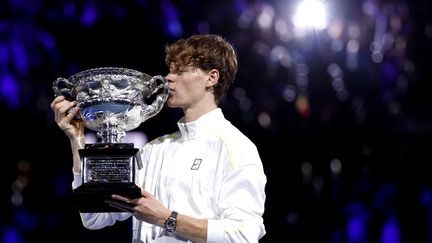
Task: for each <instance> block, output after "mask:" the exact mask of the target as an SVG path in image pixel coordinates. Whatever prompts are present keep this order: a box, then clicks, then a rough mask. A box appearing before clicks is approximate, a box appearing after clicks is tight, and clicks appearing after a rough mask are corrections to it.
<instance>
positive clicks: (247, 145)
mask: <svg viewBox="0 0 432 243" xmlns="http://www.w3.org/2000/svg"><path fill="white" fill-rule="evenodd" d="M178 127H179V131H178V132H176V133H173V134H170V135H165V136H162V137H159V138H157V139H155V140H153V141H151V142H149V143H147V144H146V145H145V146H144V148H143V149H142V151H141V155H142V161H143V165H144V167H143V169H141V170H139V171H138V177H137V179H138V181H139V185H141V186H142V187H143V188H144V189H145V190H147V191H148V192H149V193H151V194H153V195H154V196H155V197H156V198H157V199H158V200H159V201H161V203H162V204H163V205H165V206H166V207H168V208H169V209H171V210H175V211H177V212H178V213H180V214H184V215H188V216H191V217H195V218H206V219H208V229H207V241H208V242H218V243H219V242H258V240H259V239H260V238H261V237H262V236H264V234H265V228H264V224H263V218H262V215H263V213H264V202H265V185H266V176H265V174H264V171H263V166H262V162H261V159H260V157H259V154H258V151H257V149H256V146H255V145H254V144H253V143H252V142H251V141H250V140H249V139H248V138H247V137H246V136H245V135H243V134H242V133H241V132H240V131H239V130H238V129H237V128H235V127H234V126H233V125H232V124H231V123H230V122H229V121H228V120H226V119H225V118H224V116H223V114H222V111H221V109H219V108H218V109H215V110H213V111H211V112H209V113H207V114H205V115H203V116H201V117H200V118H198V119H197V120H196V121H194V122H190V123H182V121H181V120H180V121H179V122H178ZM74 178H75V179H74V182H73V183H72V186H73V188H76V187H78V186H79V185H80V184H81V176H80V175H79V174H75V177H74ZM130 216H131V214H129V213H81V218H82V221H83V224H84V226H85V227H87V228H90V229H99V228H102V227H105V226H108V225H113V224H114V223H115V221H116V220H125V219H127V218H128V217H130ZM133 231H134V232H133V242H184V241H186V240H184V239H182V238H180V237H178V236H176V235H175V234H169V233H168V232H166V231H164V229H163V228H160V227H158V226H154V225H151V224H148V223H145V222H142V221H139V220H136V219H135V218H133Z"/></svg>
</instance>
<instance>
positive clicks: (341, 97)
mask: <svg viewBox="0 0 432 243" xmlns="http://www.w3.org/2000/svg"><path fill="white" fill-rule="evenodd" d="M336 97H337V98H338V100H340V101H346V100H347V99H348V97H349V95H348V92H347V91H346V90H345V89H344V90H340V91H338V92H337V93H336Z"/></svg>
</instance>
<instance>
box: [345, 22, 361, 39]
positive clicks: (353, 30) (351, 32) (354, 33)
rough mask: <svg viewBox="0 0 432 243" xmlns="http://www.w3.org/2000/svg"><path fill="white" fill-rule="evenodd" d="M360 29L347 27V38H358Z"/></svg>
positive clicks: (354, 26)
mask: <svg viewBox="0 0 432 243" xmlns="http://www.w3.org/2000/svg"><path fill="white" fill-rule="evenodd" d="M360 33H361V32H360V27H359V26H358V25H351V26H350V27H348V36H349V37H350V38H351V39H358V38H359V37H360Z"/></svg>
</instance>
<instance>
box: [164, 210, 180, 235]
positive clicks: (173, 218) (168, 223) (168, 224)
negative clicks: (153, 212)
mask: <svg viewBox="0 0 432 243" xmlns="http://www.w3.org/2000/svg"><path fill="white" fill-rule="evenodd" d="M164 226H165V230H166V231H168V232H174V231H175V228H176V226H177V212H176V211H172V213H171V215H170V216H169V217H168V218H167V219H166V220H165V222H164Z"/></svg>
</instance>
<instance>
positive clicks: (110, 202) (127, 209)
mask: <svg viewBox="0 0 432 243" xmlns="http://www.w3.org/2000/svg"><path fill="white" fill-rule="evenodd" d="M105 203H107V204H108V205H109V206H111V207H115V208H118V209H120V210H122V211H125V212H130V213H133V212H134V211H135V205H133V204H130V203H125V202H122V201H115V200H111V199H107V200H105Z"/></svg>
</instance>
